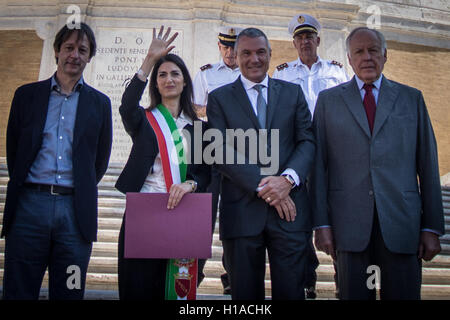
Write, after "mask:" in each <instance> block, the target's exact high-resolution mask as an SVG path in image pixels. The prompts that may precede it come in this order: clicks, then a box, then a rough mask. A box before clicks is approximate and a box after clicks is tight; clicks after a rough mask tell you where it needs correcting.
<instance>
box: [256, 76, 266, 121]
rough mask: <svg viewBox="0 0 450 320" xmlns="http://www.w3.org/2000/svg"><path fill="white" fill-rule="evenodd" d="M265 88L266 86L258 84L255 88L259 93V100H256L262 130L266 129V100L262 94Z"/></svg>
mask: <svg viewBox="0 0 450 320" xmlns="http://www.w3.org/2000/svg"><path fill="white" fill-rule="evenodd" d="M263 87H264V86H263V85H262V84H257V85H255V86H254V87H253V88H254V89H255V90H256V91H258V98H257V100H256V112H257V117H258V121H259V124H260V126H261V128H262V129H264V128H265V127H266V112H267V104H266V100H264V96H263V93H262V89H263Z"/></svg>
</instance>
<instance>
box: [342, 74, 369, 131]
mask: <svg viewBox="0 0 450 320" xmlns="http://www.w3.org/2000/svg"><path fill="white" fill-rule="evenodd" d="M341 96H342V98H343V99H344V101H345V103H346V105H347V107H348V109H349V110H350V112H351V113H352V115H353V117H354V118H355V120H356V122H357V123H358V124H359V126H360V127H361V128H362V129H363V131H364V133H365V134H366V135H367V137H369V138H370V137H371V134H370V129H369V123H368V121H367V115H366V111H365V110H364V105H363V103H362V99H361V94H360V93H359V89H358V85H357V83H356V80H355V77H353V79H352V80H351V81H349V82H348V83H347V84H346V85H344V86H342V93H341Z"/></svg>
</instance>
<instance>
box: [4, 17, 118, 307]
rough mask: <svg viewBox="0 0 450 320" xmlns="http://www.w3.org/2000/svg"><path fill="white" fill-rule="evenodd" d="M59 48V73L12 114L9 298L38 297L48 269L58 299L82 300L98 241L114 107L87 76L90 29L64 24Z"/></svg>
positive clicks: (28, 89) (20, 95)
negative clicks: (101, 190)
mask: <svg viewBox="0 0 450 320" xmlns="http://www.w3.org/2000/svg"><path fill="white" fill-rule="evenodd" d="M53 46H54V49H55V57H56V63H57V70H56V72H55V74H54V75H53V76H52V77H51V78H50V79H47V80H45V81H40V82H35V83H31V84H26V85H24V86H21V87H20V88H18V89H17V90H16V92H15V95H14V99H13V101H12V105H11V110H10V115H9V122H8V128H7V141H6V155H7V164H8V173H9V178H10V180H9V182H8V189H7V195H6V203H5V210H4V215H3V230H2V234H1V236H2V237H3V236H5V240H6V241H5V271H4V278H3V299H20V300H23V299H38V297H39V290H40V287H41V283H42V279H43V277H44V274H45V270H46V269H47V267H48V272H49V298H50V299H52V300H53V299H82V298H83V295H84V287H85V281H86V272H87V267H88V263H89V258H90V254H91V250H92V241H96V237H97V184H98V182H99V181H100V179H101V178H102V177H103V175H104V173H105V171H106V169H107V167H108V161H109V156H110V152H111V143H112V121H111V102H110V100H109V98H108V97H106V96H105V95H104V94H102V93H100V92H99V91H97V90H95V89H93V88H91V87H90V86H88V85H87V84H86V83H85V82H84V80H83V77H82V74H83V70H84V68H85V66H86V64H87V63H88V62H90V60H91V58H92V57H93V56H94V55H95V50H96V43H95V37H94V33H93V32H92V30H91V28H90V27H89V26H88V25H86V24H85V23H81V24H80V27H79V28H75V29H69V28H68V27H67V26H64V27H63V28H62V29H61V30H60V31H59V32H58V34H57V35H56V37H55V42H54V44H53Z"/></svg>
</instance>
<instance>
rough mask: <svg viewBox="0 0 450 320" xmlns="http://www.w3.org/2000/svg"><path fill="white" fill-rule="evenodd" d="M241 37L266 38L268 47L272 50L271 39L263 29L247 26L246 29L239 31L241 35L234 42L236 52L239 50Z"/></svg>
mask: <svg viewBox="0 0 450 320" xmlns="http://www.w3.org/2000/svg"><path fill="white" fill-rule="evenodd" d="M241 37H248V38H259V37H263V38H264V40H266V44H267V48H269V51H271V50H272V49H271V48H270V43H269V39H267V36H266V34H265V33H264V32H262V31H261V30H259V29H257V28H247V29H244V30H242V31H241V32H239V35H238V36H237V38H236V42H235V43H234V51H235V52H237V48H238V44H239V40H240V39H241Z"/></svg>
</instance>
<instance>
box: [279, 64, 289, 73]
mask: <svg viewBox="0 0 450 320" xmlns="http://www.w3.org/2000/svg"><path fill="white" fill-rule="evenodd" d="M287 67H288V64H287V63H286V62H285V63H283V64H280V65H279V66H278V67H277V70H278V71H281V70H283V69H286V68H287Z"/></svg>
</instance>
